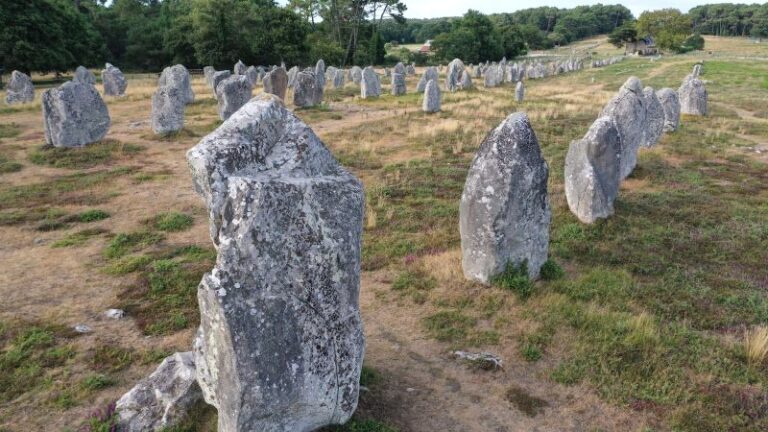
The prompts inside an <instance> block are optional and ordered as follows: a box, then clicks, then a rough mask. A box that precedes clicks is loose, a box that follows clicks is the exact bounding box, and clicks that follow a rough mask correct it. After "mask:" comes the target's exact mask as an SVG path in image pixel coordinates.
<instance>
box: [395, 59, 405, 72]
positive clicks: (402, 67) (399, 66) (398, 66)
mask: <svg viewBox="0 0 768 432" xmlns="http://www.w3.org/2000/svg"><path fill="white" fill-rule="evenodd" d="M395 73H399V74H401V75H405V65H404V64H403V62H399V63H398V64H396V65H395Z"/></svg>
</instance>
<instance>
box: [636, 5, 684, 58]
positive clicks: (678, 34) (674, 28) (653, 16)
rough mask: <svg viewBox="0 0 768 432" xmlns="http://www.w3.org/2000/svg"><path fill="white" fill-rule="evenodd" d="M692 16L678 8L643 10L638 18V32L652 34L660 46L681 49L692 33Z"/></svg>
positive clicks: (645, 34)
mask: <svg viewBox="0 0 768 432" xmlns="http://www.w3.org/2000/svg"><path fill="white" fill-rule="evenodd" d="M692 28H693V23H692V21H691V17H689V16H688V15H683V14H682V13H681V12H680V11H679V10H677V9H661V10H657V11H652V12H643V13H642V15H640V18H638V20H637V32H638V34H639V35H641V36H652V37H653V38H654V40H655V41H656V45H658V46H659V48H662V49H666V50H670V51H676V52H677V51H680V50H681V49H682V46H683V43H684V42H685V39H686V38H687V37H688V36H689V35H690V34H691V33H692Z"/></svg>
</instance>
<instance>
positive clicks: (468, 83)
mask: <svg viewBox="0 0 768 432" xmlns="http://www.w3.org/2000/svg"><path fill="white" fill-rule="evenodd" d="M472 87H473V85H472V74H471V73H469V72H464V73H463V74H461V82H460V83H459V88H460V89H462V90H470V89H471V88H472Z"/></svg>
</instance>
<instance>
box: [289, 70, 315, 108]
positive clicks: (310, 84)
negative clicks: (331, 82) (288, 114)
mask: <svg viewBox="0 0 768 432" xmlns="http://www.w3.org/2000/svg"><path fill="white" fill-rule="evenodd" d="M317 92H318V90H317V78H315V74H314V73H313V72H310V71H301V72H299V73H298V74H297V75H296V86H295V88H294V89H293V104H294V105H296V106H297V107H299V108H307V107H311V106H315V105H317V103H318V102H317Z"/></svg>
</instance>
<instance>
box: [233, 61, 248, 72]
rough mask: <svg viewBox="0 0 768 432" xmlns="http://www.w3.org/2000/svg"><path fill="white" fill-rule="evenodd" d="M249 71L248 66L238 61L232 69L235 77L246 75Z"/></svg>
mask: <svg viewBox="0 0 768 432" xmlns="http://www.w3.org/2000/svg"><path fill="white" fill-rule="evenodd" d="M247 70H248V66H246V65H245V63H243V61H242V60H238V61H237V63H235V66H234V67H233V68H232V72H234V74H233V75H245V72H246V71H247Z"/></svg>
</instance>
